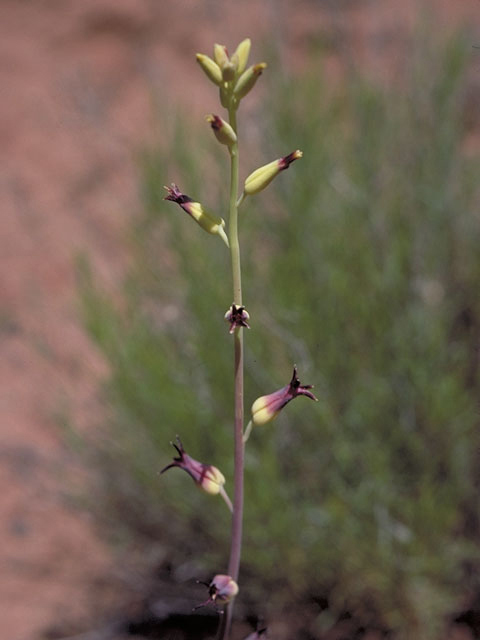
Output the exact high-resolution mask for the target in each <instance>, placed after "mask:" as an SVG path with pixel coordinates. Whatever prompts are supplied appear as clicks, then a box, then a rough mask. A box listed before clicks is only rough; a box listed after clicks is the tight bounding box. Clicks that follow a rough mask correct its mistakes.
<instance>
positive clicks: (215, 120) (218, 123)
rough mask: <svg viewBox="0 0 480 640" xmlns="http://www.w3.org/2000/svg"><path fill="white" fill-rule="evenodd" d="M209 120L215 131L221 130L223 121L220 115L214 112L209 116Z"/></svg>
mask: <svg viewBox="0 0 480 640" xmlns="http://www.w3.org/2000/svg"><path fill="white" fill-rule="evenodd" d="M208 122H209V123H210V126H211V127H212V129H214V130H215V131H220V129H221V128H222V126H223V122H222V119H221V118H220V116H216V115H215V114H214V113H212V115H211V116H209V118H208Z"/></svg>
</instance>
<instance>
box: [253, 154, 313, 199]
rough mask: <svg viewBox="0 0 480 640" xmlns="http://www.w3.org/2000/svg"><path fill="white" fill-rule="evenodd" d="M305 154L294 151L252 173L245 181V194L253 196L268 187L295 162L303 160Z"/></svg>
mask: <svg viewBox="0 0 480 640" xmlns="http://www.w3.org/2000/svg"><path fill="white" fill-rule="evenodd" d="M302 156H303V153H302V152H301V151H299V150H298V149H297V150H296V151H293V152H292V153H290V154H289V155H288V156H284V157H283V158H278V160H274V161H273V162H269V163H268V164H265V165H264V166H263V167H259V168H258V169H256V170H255V171H254V172H253V173H251V174H250V175H249V176H248V178H247V179H246V180H245V186H244V189H243V190H244V193H245V195H247V196H252V195H254V194H255V193H258V192H259V191H262V190H263V189H265V187H268V185H269V184H270V182H271V181H272V180H273V179H274V178H275V176H277V175H278V174H279V173H280V172H281V171H285V169H288V167H289V166H290V165H291V164H292V162H294V161H295V160H298V158H301V157H302Z"/></svg>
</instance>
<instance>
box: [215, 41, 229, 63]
mask: <svg viewBox="0 0 480 640" xmlns="http://www.w3.org/2000/svg"><path fill="white" fill-rule="evenodd" d="M213 59H214V60H215V62H216V63H217V64H218V66H219V67H220V69H223V67H224V66H225V65H226V64H228V63H229V62H230V60H229V58H228V51H227V47H226V46H225V45H224V44H214V45H213Z"/></svg>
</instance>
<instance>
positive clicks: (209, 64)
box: [196, 53, 223, 86]
mask: <svg viewBox="0 0 480 640" xmlns="http://www.w3.org/2000/svg"><path fill="white" fill-rule="evenodd" d="M196 58H197V62H198V64H199V65H200V66H201V67H202V69H203V71H204V72H205V74H206V76H207V77H208V78H209V79H210V80H211V81H212V82H213V83H214V84H216V85H217V86H220V85H221V84H222V81H223V77H222V70H221V69H220V67H219V66H218V64H217V63H216V62H215V61H214V60H212V59H211V58H209V57H208V56H206V55H205V54H203V53H197V56H196Z"/></svg>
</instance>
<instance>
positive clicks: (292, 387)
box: [252, 365, 317, 425]
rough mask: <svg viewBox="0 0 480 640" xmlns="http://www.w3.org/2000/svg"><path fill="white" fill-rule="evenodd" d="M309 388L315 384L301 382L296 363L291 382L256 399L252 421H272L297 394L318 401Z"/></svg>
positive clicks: (263, 422)
mask: <svg viewBox="0 0 480 640" xmlns="http://www.w3.org/2000/svg"><path fill="white" fill-rule="evenodd" d="M309 389H313V386H312V385H311V384H306V385H302V384H301V383H300V380H299V379H298V376H297V367H296V365H295V366H294V367H293V375H292V379H291V380H290V383H289V384H287V385H286V386H285V387H282V388H281V389H279V390H278V391H274V392H273V393H270V394H269V395H267V396H261V397H260V398H257V399H256V400H255V402H254V403H253V405H252V422H253V423H254V424H257V425H261V424H266V423H267V422H270V421H271V420H273V419H274V418H275V417H276V416H277V415H278V413H279V412H280V411H281V410H282V409H283V407H284V406H285V405H287V404H288V403H289V402H290V400H293V398H296V397H297V396H307V398H310V399H311V400H315V401H316V402H317V398H316V397H315V396H314V395H313V393H312V392H311V391H309Z"/></svg>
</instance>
